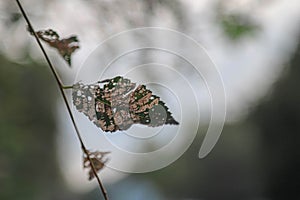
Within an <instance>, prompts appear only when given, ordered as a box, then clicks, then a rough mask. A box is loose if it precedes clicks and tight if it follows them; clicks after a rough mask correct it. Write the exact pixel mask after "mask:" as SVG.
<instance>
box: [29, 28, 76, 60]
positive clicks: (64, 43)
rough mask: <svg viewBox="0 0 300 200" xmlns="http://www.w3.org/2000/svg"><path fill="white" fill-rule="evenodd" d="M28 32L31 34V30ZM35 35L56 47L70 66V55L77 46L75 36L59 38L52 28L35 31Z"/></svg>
mask: <svg viewBox="0 0 300 200" xmlns="http://www.w3.org/2000/svg"><path fill="white" fill-rule="evenodd" d="M29 32H30V33H31V34H33V33H32V31H31V30H29ZM36 35H37V36H38V37H39V38H40V39H41V40H43V41H44V42H46V43H47V44H49V45H50V46H51V47H53V48H55V49H57V50H58V52H59V54H60V55H61V56H62V57H63V59H64V60H65V61H66V62H67V63H68V65H69V66H71V56H72V54H73V52H74V51H75V50H76V49H78V48H79V41H78V39H77V36H70V37H68V38H62V39H60V36H59V35H58V34H57V33H56V32H55V31H54V30H52V29H47V30H40V31H37V32H36Z"/></svg>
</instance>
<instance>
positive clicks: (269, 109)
mask: <svg viewBox="0 0 300 200" xmlns="http://www.w3.org/2000/svg"><path fill="white" fill-rule="evenodd" d="M21 2H22V3H23V5H24V8H25V10H26V11H27V13H28V15H29V18H30V19H31V21H32V23H33V24H34V27H36V28H38V29H43V28H49V27H50V28H53V29H56V30H59V32H60V33H62V35H64V36H68V35H70V34H77V35H78V37H79V39H80V42H81V48H80V50H78V52H76V53H75V54H74V57H73V66H72V68H68V67H67V65H66V64H65V63H64V61H63V60H62V59H61V58H59V56H58V54H57V52H55V51H54V50H51V49H50V48H47V51H48V52H49V54H50V57H51V59H52V61H53V63H54V64H55V66H56V67H57V70H58V71H59V73H60V74H61V76H62V78H63V79H64V82H65V83H66V84H72V83H73V82H74V80H75V76H76V73H77V71H78V69H79V68H80V66H81V65H82V63H83V62H84V60H85V59H86V57H87V56H88V55H89V54H90V53H91V52H92V50H93V49H94V48H95V47H96V46H97V45H98V44H99V43H100V42H101V41H103V40H105V39H106V38H108V37H110V36H111V35H113V34H117V33H119V32H121V31H124V30H128V29H132V28H138V27H147V26H156V27H164V28H170V29H174V30H177V31H180V32H183V33H185V34H187V35H189V36H190V37H192V38H194V39H195V40H196V41H198V42H199V43H201V44H202V45H203V46H204V47H205V49H206V50H207V52H208V54H209V55H210V57H211V58H212V59H213V61H214V63H215V64H216V66H217V67H218V69H219V70H220V73H221V75H222V78H223V80H224V85H225V89H226V94H227V118H226V123H225V126H224V129H223V132H222V135H221V137H220V139H219V141H218V143H217V145H216V146H215V148H214V149H213V151H212V152H211V153H210V154H209V156H208V157H206V158H204V159H198V157H197V155H198V151H199V147H200V145H201V142H202V140H203V136H204V135H203V130H206V129H207V126H208V124H206V123H202V126H201V127H200V128H199V134H197V138H196V139H195V140H194V142H193V143H192V145H191V146H190V148H189V149H188V150H187V151H186V152H185V153H184V154H183V156H181V157H180V158H179V159H178V160H177V161H175V162H174V163H172V164H171V165H170V166H168V167H166V168H163V169H161V170H158V171H154V172H150V173H145V174H125V173H121V172H115V174H112V173H111V172H106V171H105V170H104V171H102V172H101V173H100V176H102V177H103V176H104V177H105V178H104V184H105V185H106V187H107V189H108V193H109V195H110V197H111V199H120V200H126V199H130V200H133V199H137V200H140V199H158V200H159V199H172V200H173V199H174V200H183V199H186V200H187V199H189V200H192V199H195V200H200V199H201V200H204V199H205V200H223V199H225V200H227V199H228V200H244V199H245V200H273V199H275V200H276V199H280V200H282V199H299V197H300V194H299V188H300V185H299V183H300V181H299V180H300V170H299V169H300V160H299V157H300V151H299V149H298V147H299V145H300V136H299V133H300V125H299V120H300V107H299V102H300V96H299V89H298V84H300V79H299V76H300V69H299V65H300V45H299V41H300V35H299V33H300V3H299V1H297V0H291V1H284V0H256V1H254V0H252V1H250V0H214V1H211V0H210V1H209V0H202V1H193V0H186V1H183V0H182V1H181V0H142V1H138V0H133V1H121V0H118V1H117V0H88V1H83V0H72V1H71V0H65V1H58V0H52V1H46V0H44V1H34V0H23V1H21ZM0 36H1V40H0V63H1V67H0V199H9V200H13V199H24V200H26V199H28V200H39V199H43V200H47V199H58V200H59V199H62V200H68V199H70V200H71V199H72V200H74V199H76V200H87V199H89V200H91V199H101V198H102V196H101V193H100V192H99V189H98V188H96V185H95V184H93V183H92V184H90V185H89V187H86V182H84V180H81V179H80V178H78V177H77V178H76V175H74V177H70V175H69V174H68V173H67V171H68V170H69V169H68V166H69V165H76V166H77V163H75V162H72V160H73V157H70V155H69V154H67V153H65V152H64V151H63V149H64V148H63V147H62V146H61V142H59V141H58V140H59V138H61V137H60V135H61V134H69V135H70V137H74V138H73V139H70V140H75V141H76V138H75V135H74V134H73V133H72V131H73V130H72V128H69V129H68V128H66V127H68V126H69V127H71V125H70V120H69V119H68V118H65V117H64V116H65V115H64V114H65V110H64V107H63V104H62V100H61V97H60V95H59V91H58V88H57V86H56V83H55V81H54V79H53V76H52V75H51V73H50V71H49V69H48V68H47V66H46V63H45V61H44V59H43V57H42V54H41V52H40V50H39V49H38V46H37V45H36V43H35V41H34V39H33V38H32V37H31V36H30V35H29V34H28V33H27V31H26V24H25V22H24V19H23V18H22V16H21V15H20V12H19V10H18V8H17V6H16V3H15V2H14V1H1V2H0ZM114 50H115V49H108V52H107V53H108V54H109V52H110V51H111V52H113V51H114ZM191 53H193V52H191ZM195 54H196V52H195ZM141 59H144V58H141ZM199 92H201V91H199ZM66 132H68V133H66ZM204 132H205V131H204ZM64 143H65V146H68V145H69V144H68V141H64ZM74 144H75V145H76V142H75V143H74ZM77 145H78V143H77ZM78 149H79V150H78V151H80V147H79V145H78ZM72 156H74V157H76V158H80V157H81V155H80V154H78V152H76V153H74V155H72ZM62 158H63V159H62ZM78 168H79V169H81V166H79V167H78ZM78 173H82V172H80V171H79V172H78ZM66 174H67V175H66ZM105 174H112V175H111V177H110V175H109V176H105ZM66 176H67V177H66ZM80 188H83V189H80Z"/></svg>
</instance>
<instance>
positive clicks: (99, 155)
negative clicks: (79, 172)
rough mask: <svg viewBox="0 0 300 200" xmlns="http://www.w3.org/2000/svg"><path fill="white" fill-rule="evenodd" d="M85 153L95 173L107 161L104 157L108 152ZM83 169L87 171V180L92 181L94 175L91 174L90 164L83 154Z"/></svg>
mask: <svg viewBox="0 0 300 200" xmlns="http://www.w3.org/2000/svg"><path fill="white" fill-rule="evenodd" d="M87 152H88V154H89V157H90V160H91V162H92V163H93V165H94V168H95V170H96V172H99V171H100V170H101V169H103V167H104V165H105V163H106V162H107V161H108V160H109V159H108V158H106V159H105V156H106V154H109V153H110V152H100V151H94V152H90V151H88V150H87ZM83 168H87V169H89V180H92V179H93V178H94V177H95V174H94V173H93V170H92V166H91V163H90V161H89V159H88V157H87V155H86V154H84V156H83Z"/></svg>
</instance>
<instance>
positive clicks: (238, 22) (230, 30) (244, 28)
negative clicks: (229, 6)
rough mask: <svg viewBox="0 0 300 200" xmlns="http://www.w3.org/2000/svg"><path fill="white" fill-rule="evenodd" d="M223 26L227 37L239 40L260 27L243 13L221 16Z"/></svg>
mask: <svg viewBox="0 0 300 200" xmlns="http://www.w3.org/2000/svg"><path fill="white" fill-rule="evenodd" d="M221 26H222V29H223V30H224V33H225V35H226V36H227V37H229V38H230V39H232V40H238V39H240V38H242V37H245V36H250V35H253V34H254V33H256V32H257V31H258V30H259V27H258V26H257V25H256V24H254V23H253V22H251V21H250V19H249V18H246V17H245V16H242V15H237V14H231V15H227V16H226V15H225V16H222V17H221Z"/></svg>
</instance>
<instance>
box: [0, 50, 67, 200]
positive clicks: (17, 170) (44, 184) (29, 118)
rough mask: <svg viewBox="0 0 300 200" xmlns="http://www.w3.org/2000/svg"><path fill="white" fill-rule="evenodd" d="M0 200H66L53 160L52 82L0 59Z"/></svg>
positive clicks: (39, 71) (41, 70)
mask: <svg viewBox="0 0 300 200" xmlns="http://www.w3.org/2000/svg"><path fill="white" fill-rule="evenodd" d="M0 63H1V67H0V110H1V112H0V199H11V200H13V199H23V200H27V199H28V200H35V199H44V200H47V199H64V198H62V197H63V196H64V193H65V192H64V189H63V186H62V184H61V183H60V178H59V173H58V172H59V170H58V168H57V165H56V156H55V153H56V152H55V144H54V141H55V140H54V137H55V129H56V128H55V122H54V112H55V107H54V106H55V99H56V93H55V92H54V91H55V87H54V86H55V85H54V84H55V82H53V81H51V78H52V77H51V76H50V75H49V74H50V73H48V71H47V70H46V69H47V68H45V67H44V66H40V65H37V64H35V63H31V64H26V65H19V64H15V63H12V62H9V61H7V60H6V59H5V58H4V57H2V56H0Z"/></svg>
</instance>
